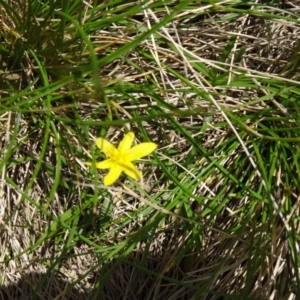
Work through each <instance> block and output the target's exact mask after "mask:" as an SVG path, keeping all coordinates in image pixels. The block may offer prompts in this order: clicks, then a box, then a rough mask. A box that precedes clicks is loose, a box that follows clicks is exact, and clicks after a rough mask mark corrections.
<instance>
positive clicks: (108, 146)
mask: <svg viewBox="0 0 300 300" xmlns="http://www.w3.org/2000/svg"><path fill="white" fill-rule="evenodd" d="M95 142H96V145H97V146H98V148H99V149H101V151H102V152H103V153H104V154H105V155H107V156H108V157H111V156H113V155H117V154H118V150H117V149H116V147H115V146H114V145H113V144H112V143H110V142H109V141H107V140H105V139H103V138H98V139H96V140H95Z"/></svg>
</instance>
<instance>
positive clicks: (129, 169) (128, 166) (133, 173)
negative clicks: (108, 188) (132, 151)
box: [119, 161, 142, 180]
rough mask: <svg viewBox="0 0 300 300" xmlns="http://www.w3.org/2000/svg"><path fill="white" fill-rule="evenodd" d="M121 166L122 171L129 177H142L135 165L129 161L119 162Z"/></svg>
mask: <svg viewBox="0 0 300 300" xmlns="http://www.w3.org/2000/svg"><path fill="white" fill-rule="evenodd" d="M119 165H120V166H121V168H122V171H124V173H125V174H126V175H128V176H129V177H131V178H133V179H135V180H140V179H141V178H142V173H141V172H140V171H139V170H138V169H137V168H136V167H135V165H134V164H133V163H131V162H129V161H126V162H122V163H121V164H119Z"/></svg>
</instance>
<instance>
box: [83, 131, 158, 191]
mask: <svg viewBox="0 0 300 300" xmlns="http://www.w3.org/2000/svg"><path fill="white" fill-rule="evenodd" d="M133 140H134V133H133V132H128V133H127V134H126V135H125V136H124V138H123V140H122V141H121V142H120V144H119V147H118V149H117V148H116V147H115V146H114V145H113V144H111V143H110V142H108V141H107V140H105V139H103V138H98V139H96V140H95V142H96V145H97V146H98V148H100V149H101V151H102V152H103V153H104V154H105V155H106V156H107V157H108V159H106V160H104V161H101V162H97V163H96V164H95V166H96V168H98V169H110V170H109V172H108V174H107V175H106V176H105V177H104V180H103V184H104V185H106V186H107V185H112V184H113V183H114V182H115V181H116V180H117V179H118V178H119V177H120V175H121V173H122V172H124V173H125V174H126V175H128V176H129V177H131V178H133V179H135V180H139V179H141V177H142V174H141V172H140V171H139V170H138V169H137V168H136V167H135V166H134V164H133V163H132V161H134V160H137V159H139V158H142V157H144V156H146V155H148V154H150V153H151V152H153V151H154V150H155V149H156V148H157V145H156V144H154V143H150V142H149V143H141V144H139V145H136V146H133V147H132V148H131V146H132V143H133ZM87 165H92V164H91V163H87Z"/></svg>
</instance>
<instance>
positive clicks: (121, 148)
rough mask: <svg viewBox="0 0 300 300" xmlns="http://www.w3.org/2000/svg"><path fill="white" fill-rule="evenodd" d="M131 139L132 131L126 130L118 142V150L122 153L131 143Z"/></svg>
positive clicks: (132, 137) (132, 136)
mask: <svg viewBox="0 0 300 300" xmlns="http://www.w3.org/2000/svg"><path fill="white" fill-rule="evenodd" d="M133 140H134V133H133V132H128V133H127V134H126V135H125V136H124V138H123V140H122V141H121V142H120V144H119V147H118V150H119V151H120V152H121V153H124V152H125V151H127V150H129V149H130V147H131V145H132V143H133Z"/></svg>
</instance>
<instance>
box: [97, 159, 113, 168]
mask: <svg viewBox="0 0 300 300" xmlns="http://www.w3.org/2000/svg"><path fill="white" fill-rule="evenodd" d="M113 165H114V162H113V161H112V160H111V159H106V160H103V161H100V162H97V163H96V168H97V169H101V170H103V169H109V168H112V167H113Z"/></svg>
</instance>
